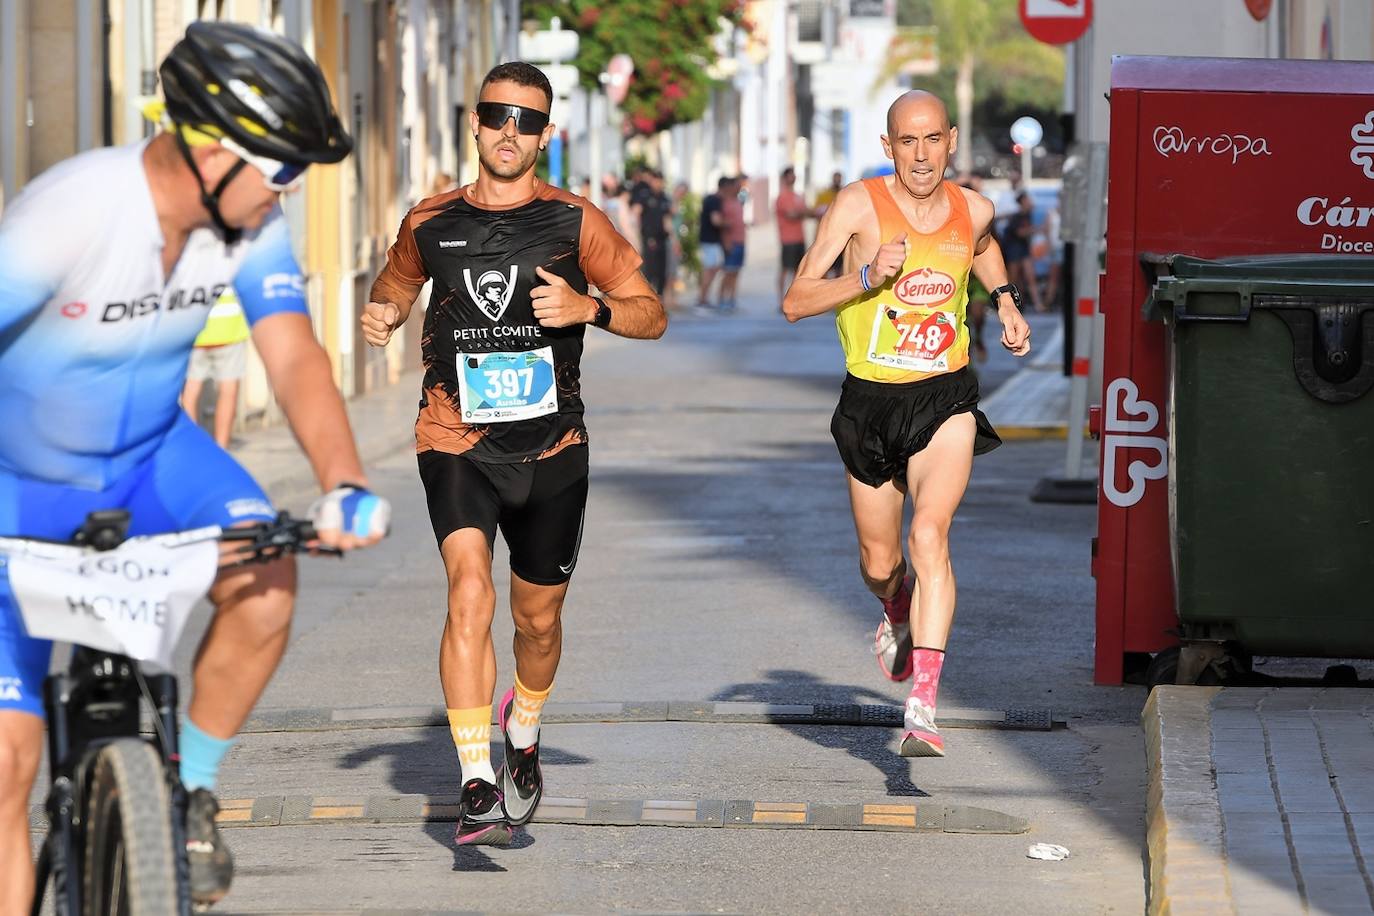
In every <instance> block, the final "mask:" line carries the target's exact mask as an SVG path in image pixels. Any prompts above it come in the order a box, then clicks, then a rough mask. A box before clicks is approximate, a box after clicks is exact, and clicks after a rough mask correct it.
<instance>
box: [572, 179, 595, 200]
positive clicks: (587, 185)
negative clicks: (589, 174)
mask: <svg viewBox="0 0 1374 916" xmlns="http://www.w3.org/2000/svg"><path fill="white" fill-rule="evenodd" d="M572 190H573V193H574V194H576V195H577V196H578V197H581V198H582V199H584V200H591V199H592V180H591V179H590V178H579V179H577V180H576V181H574V182H573V183H572Z"/></svg>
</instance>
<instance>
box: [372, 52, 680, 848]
mask: <svg viewBox="0 0 1374 916" xmlns="http://www.w3.org/2000/svg"><path fill="white" fill-rule="evenodd" d="M552 101H553V91H552V89H551V88H550V86H549V81H548V79H547V78H546V77H545V76H544V74H543V73H541V72H540V71H539V70H538V68H536V67H533V66H531V65H530V64H527V63H523V62H520V61H514V62H510V63H505V64H501V65H499V66H497V67H496V68H495V69H493V70H492V71H491V72H490V73H488V74H487V76H486V78H485V79H484V80H483V81H482V85H481V88H480V90H479V99H478V103H477V106H476V109H475V111H474V112H473V115H472V119H471V122H470V126H471V129H472V133H473V136H474V137H475V139H476V141H477V151H478V161H479V163H480V170H479V172H478V175H477V180H476V181H475V182H473V183H472V184H470V185H467V186H465V187H462V188H459V189H457V190H456V191H452V192H450V193H448V194H440V195H438V196H437V197H431V198H428V199H426V200H422V201H421V202H420V203H419V204H418V205H417V206H416V207H415V208H414V209H412V210H411V211H410V213H408V214H407V215H406V217H405V220H404V221H403V222H402V223H401V230H400V234H399V237H398V238H397V240H396V243H395V244H394V245H393V246H392V247H391V250H390V252H388V254H387V264H386V267H385V268H384V269H383V270H382V273H381V276H379V277H378V278H377V280H376V282H375V283H374V284H373V285H372V296H371V298H372V301H371V302H369V303H368V305H367V308H366V311H365V313H364V315H363V319H362V330H363V336H364V337H365V338H366V340H367V342H368V343H370V344H372V345H373V346H384V345H385V344H386V342H387V341H388V340H389V339H390V337H391V334H392V332H393V331H394V330H395V329H396V328H397V327H399V326H400V324H401V323H402V322H404V321H405V320H406V318H407V317H408V316H409V315H410V310H411V306H412V305H413V303H414V301H415V297H416V296H417V295H418V294H419V292H420V287H421V286H422V285H423V284H424V283H425V281H426V280H428V279H430V278H433V280H434V289H433V293H432V294H431V296H430V302H429V308H428V310H427V311H426V313H425V316H424V333H423V334H422V337H421V339H422V341H423V358H424V364H425V378H424V383H423V384H424V391H423V393H422V395H421V401H420V416H419V420H418V421H417V423H416V426H415V435H416V447H417V451H418V452H419V465H420V478H421V480H422V481H423V482H424V487H425V493H426V497H427V500H428V504H429V515H430V520H431V521H432V523H433V526H434V536H435V539H436V540H437V541H438V544H439V552H440V555H441V556H442V558H443V561H444V567H445V569H446V570H447V572H448V582H449V587H448V617H447V620H446V623H445V625H444V635H443V641H442V643H441V645H440V650H439V678H440V681H441V682H442V684H443V689H444V698H445V700H446V701H447V705H448V716H449V723H450V726H451V731H452V734H453V741H454V745H455V746H456V748H457V750H458V756H459V762H460V765H461V780H462V785H463V787H462V795H461V802H460V807H461V815H460V820H459V824H458V830H457V837H456V839H457V842H458V843H460V844H467V843H473V844H493V845H502V844H505V843H507V842H509V840H510V837H511V828H512V826H518V825H520V824H523V823H525V822H526V821H528V820H529V818H530V817H531V816H532V815H533V814H534V808H535V805H536V804H537V803H538V801H539V795H540V792H541V791H542V779H541V777H540V772H539V719H540V711H541V709H542V707H543V705H544V701H545V700H546V699H547V698H548V696H549V691H550V690H551V689H552V687H553V678H554V672H555V671H556V669H557V667H558V660H559V655H560V653H561V651H562V625H561V623H560V620H559V617H560V612H561V610H562V607H563V599H564V597H565V596H566V594H567V591H568V581H569V579H570V578H571V576H572V572H573V567H574V565H576V563H577V553H578V547H579V545H580V543H581V539H582V519H583V510H584V508H585V507H586V503H587V427H586V424H585V423H584V422H583V420H582V411H583V407H582V393H581V388H582V386H581V370H580V362H581V358H582V338H583V334H584V332H585V330H586V327H587V325H589V324H591V325H595V326H597V327H599V328H602V329H603V330H607V331H610V332H611V333H612V334H618V335H620V336H622V337H638V338H655V337H659V336H661V335H662V334H663V332H664V330H665V329H666V327H667V324H668V319H667V317H666V316H665V315H664V312H663V306H662V305H661V304H660V303H659V300H658V297H657V296H655V295H654V291H653V288H652V287H650V286H649V284H648V281H646V280H645V279H644V276H643V275H642V274H641V273H640V272H639V269H638V268H639V264H640V259H639V256H638V255H637V254H635V251H634V249H633V248H632V247H631V246H630V244H629V243H628V242H627V241H625V239H624V238H622V237H621V236H620V234H619V233H617V232H616V231H615V229H614V228H612V226H611V223H610V221H609V220H608V219H607V218H606V215H605V214H604V213H602V212H601V211H600V210H598V209H597V208H596V207H595V206H593V205H592V204H590V203H588V202H587V201H586V200H584V199H582V198H580V197H576V196H574V195H572V194H569V193H568V192H566V191H563V190H561V189H559V188H555V187H552V186H550V185H548V184H545V183H544V182H542V181H540V180H538V179H537V178H536V177H535V174H534V166H535V162H536V161H537V160H538V158H539V151H540V150H541V149H543V148H544V146H545V145H546V144H547V143H548V142H549V139H550V137H552V136H553V131H554V126H553V125H552V124H550V123H549V107H550V104H551V103H552ZM589 283H591V284H595V286H596V287H597V289H598V290H599V291H600V292H601V294H602V296H601V297H593V296H588V295H587V294H586V293H587V288H588V284H589ZM602 297H604V298H602ZM498 527H499V528H500V529H501V531H502V534H503V535H504V536H505V539H506V543H507V544H508V545H509V547H510V557H511V559H510V563H511V589H510V593H511V616H512V617H513V618H514V620H515V686H514V687H513V688H512V689H511V690H510V691H508V692H507V693H506V695H505V697H504V698H503V699H502V700H501V703H500V706H499V707H498V714H499V721H500V724H501V726H502V731H503V732H504V735H505V748H506V750H505V754H506V756H505V763H504V764H503V766H502V770H501V775H500V777H499V779H498V777H497V775H496V774H495V773H494V772H493V770H492V766H491V759H490V745H489V741H490V736H491V701H492V691H493V689H494V688H495V684H496V655H495V652H494V650H493V648H492V643H491V621H492V617H493V615H494V613H495V609H496V589H495V585H494V584H493V582H492V571H491V560H492V546H493V544H494V542H495V539H496V530H497V528H498Z"/></svg>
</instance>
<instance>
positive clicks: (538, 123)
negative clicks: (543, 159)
mask: <svg viewBox="0 0 1374 916" xmlns="http://www.w3.org/2000/svg"><path fill="white" fill-rule="evenodd" d="M511 118H514V119H515V130H516V132H517V133H521V134H537V133H540V132H541V131H543V130H544V128H545V127H548V126H549V113H548V112H547V111H540V110H539V109H537V108H526V107H525V106H523V105H507V104H506V103H504V102H478V103H477V123H478V124H481V125H482V126H483V127H485V128H487V129H488V130H500V129H501V128H503V127H505V126H506V122H507V121H509V120H510V119H511Z"/></svg>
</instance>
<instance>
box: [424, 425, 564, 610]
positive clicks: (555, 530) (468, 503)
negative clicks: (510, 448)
mask: <svg viewBox="0 0 1374 916" xmlns="http://www.w3.org/2000/svg"><path fill="white" fill-rule="evenodd" d="M419 462H420V479H421V480H422V481H423V482H424V485H425V498H426V500H427V501H428V503H429V518H430V521H431V522H432V523H433V525H434V538H435V540H436V541H438V543H439V546H440V548H442V547H443V544H444V539H445V538H447V537H448V536H449V535H450V534H452V533H453V532H455V531H457V530H459V529H460V528H478V529H480V530H481V531H482V533H483V534H485V535H486V536H487V546H488V547H492V546H493V545H495V543H496V529H497V528H500V529H501V534H502V536H503V537H505V539H506V545H507V546H508V547H509V548H510V567H511V572H513V573H515V574H516V575H517V576H519V577H520V578H521V579H524V580H525V581H526V582H532V583H534V584H535V585H562V584H563V583H564V582H567V581H568V579H570V578H571V577H572V572H573V567H574V566H576V565H577V553H578V549H579V548H580V547H581V545H582V522H583V517H584V515H585V513H586V508H587V446H585V445H570V446H568V447H566V448H564V449H563V450H561V451H559V452H558V453H556V454H554V455H553V456H551V457H548V458H541V459H539V460H538V461H524V462H519V463H516V464H496V463H493V462H485V461H476V460H474V459H472V458H470V457H469V456H468V455H466V454H463V455H453V454H449V453H448V452H440V451H434V450H430V451H425V452H421V453H420V455H419Z"/></svg>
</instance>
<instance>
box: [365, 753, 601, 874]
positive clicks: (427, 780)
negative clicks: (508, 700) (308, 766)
mask: <svg viewBox="0 0 1374 916" xmlns="http://www.w3.org/2000/svg"><path fill="white" fill-rule="evenodd" d="M493 731H495V729H493ZM503 754H504V748H503V747H502V745H501V743H500V741H499V740H498V741H496V742H493V744H492V748H491V763H492V766H493V767H496V768H498V769H499V768H500V766H501V760H502V756H503ZM539 757H540V760H541V761H542V762H544V763H547V764H550V765H558V766H579V765H581V764H584V763H591V762H592V759H591V758H590V757H584V756H582V755H581V754H574V753H572V752H571V751H564V750H560V749H559V748H556V747H541V748H540V749H539ZM381 759H384V760H386V761H387V762H388V765H389V766H390V770H391V773H390V777H389V780H388V781H389V783H390V785H391V788H392V789H393V790H394V791H395V792H396V793H397V794H398V795H427V796H435V795H440V796H448V797H450V798H452V797H456V796H457V795H458V793H459V791H460V790H461V788H462V786H461V785H460V777H459V769H458V761H457V759H456V758H455V751H454V749H453V740H452V738H450V736H449V732H448V729H446V728H442V727H436V728H426V729H421V731H420V738H419V739H418V740H414V741H392V742H387V743H382V744H373V745H371V746H369V747H362V748H359V749H357V750H356V751H353V752H352V753H350V754H348V755H347V756H345V757H344V758H343V759H342V760H341V761H340V764H339V765H340V766H341V767H342V768H343V769H345V770H355V769H358V768H359V767H362V766H366V765H367V764H370V763H372V762H373V761H376V760H381ZM421 829H422V830H423V831H424V833H425V835H426V836H428V837H430V838H431V839H433V840H434V842H436V843H438V844H439V845H440V846H443V847H445V848H447V849H451V850H453V870H454V871H505V869H504V868H502V867H501V866H500V865H498V864H497V863H496V862H494V861H492V860H491V858H490V856H488V855H487V853H486V851H485V850H483V849H481V848H478V847H473V846H464V847H455V846H454V844H453V830H454V825H453V824H452V823H451V822H449V823H446V822H440V823H430V824H425V825H424V826H423V827H422V828H421ZM533 843H534V838H533V837H531V836H530V835H529V833H527V832H526V831H525V830H523V829H518V830H516V832H515V839H514V840H513V841H512V842H511V845H510V846H508V847H507V848H508V849H524V848H525V847H527V846H530V845H532V844H533Z"/></svg>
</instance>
